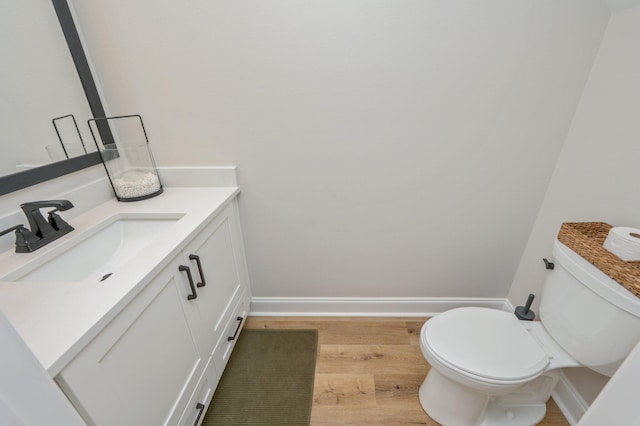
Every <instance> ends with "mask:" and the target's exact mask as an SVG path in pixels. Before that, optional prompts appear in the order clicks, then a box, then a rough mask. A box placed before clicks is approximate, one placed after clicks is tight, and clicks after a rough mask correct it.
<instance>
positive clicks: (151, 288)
mask: <svg viewBox="0 0 640 426" xmlns="http://www.w3.org/2000/svg"><path fill="white" fill-rule="evenodd" d="M179 264H180V262H179V261H178V259H176V260H175V261H173V262H170V264H169V265H168V266H167V267H166V268H165V269H164V270H163V271H162V272H161V273H160V274H159V275H158V276H157V277H156V278H155V279H154V280H153V281H152V282H151V283H150V284H149V285H148V286H147V287H146V288H145V289H144V290H143V291H142V292H141V293H140V294H139V295H138V296H136V298H135V299H134V300H133V301H132V302H131V303H130V304H129V305H128V306H127V307H126V308H125V309H124V310H123V311H122V312H121V313H120V314H119V315H118V317H116V318H115V319H114V320H113V321H112V322H111V323H110V324H109V325H107V327H105V329H104V330H103V331H102V332H101V333H100V334H99V335H98V336H97V337H96V338H95V339H94V340H93V341H92V342H90V343H89V344H88V345H87V346H86V347H85V348H84V349H83V350H82V352H80V354H78V356H77V357H76V358H74V360H73V361H72V362H71V363H70V364H69V365H68V366H67V367H65V368H64V369H63V370H62V372H61V373H60V374H59V376H58V377H57V378H56V381H57V382H58V384H59V385H60V386H61V388H62V389H63V390H64V391H65V393H66V394H67V396H68V397H69V399H70V400H71V401H72V402H73V404H74V406H75V407H76V409H78V411H79V412H80V414H81V415H82V416H83V418H84V419H85V421H86V422H87V423H88V424H96V425H105V426H108V425H118V426H127V425H131V426H144V425H149V426H158V425H165V424H170V425H175V424H177V423H178V420H179V418H180V416H181V415H182V413H183V411H184V409H185V407H186V404H187V403H188V400H189V398H190V397H191V395H192V394H194V392H195V390H196V386H197V385H198V380H199V379H200V376H201V374H202V371H203V369H204V365H205V364H206V361H207V360H208V357H209V355H208V354H207V355H205V358H204V359H203V357H202V356H201V355H200V352H199V351H198V347H197V344H196V342H195V340H196V339H194V336H193V335H192V332H191V330H190V327H189V324H188V321H187V318H186V315H185V312H184V304H183V302H182V301H181V298H182V297H183V289H182V287H181V286H183V285H184V283H183V282H182V280H181V276H180V274H179V273H178V272H177V271H178V265H179ZM106 285H108V283H107V284H106Z"/></svg>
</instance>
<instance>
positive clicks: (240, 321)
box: [227, 317, 244, 342]
mask: <svg viewBox="0 0 640 426" xmlns="http://www.w3.org/2000/svg"><path fill="white" fill-rule="evenodd" d="M243 319H244V318H242V317H238V318H236V321H238V326H237V327H236V332H235V333H233V336H229V337H227V341H228V342H230V341H232V340H235V338H236V336H237V335H238V331H240V326H241V325H242V320H243Z"/></svg>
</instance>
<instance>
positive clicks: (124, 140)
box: [89, 115, 162, 201]
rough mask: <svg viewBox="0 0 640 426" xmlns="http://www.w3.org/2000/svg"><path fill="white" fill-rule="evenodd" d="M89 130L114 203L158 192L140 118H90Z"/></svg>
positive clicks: (135, 116)
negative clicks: (114, 198) (115, 199)
mask: <svg viewBox="0 0 640 426" xmlns="http://www.w3.org/2000/svg"><path fill="white" fill-rule="evenodd" d="M89 128H90V129H91V135H92V136H93V140H94V142H95V143H96V146H97V148H98V151H99V152H100V157H101V158H102V163H103V165H104V168H105V170H106V171H107V176H108V177H109V181H110V182H111V187H112V188H113V192H114V193H115V195H116V198H117V199H118V201H139V200H146V199H147V198H151V197H155V196H156V195H159V194H161V193H162V184H161V183H160V178H159V176H158V170H157V168H156V165H155V161H154V160H153V155H152V154H151V150H150V149H149V141H148V139H147V133H146V130H145V128H144V123H143V122H142V117H140V116H139V115H124V116H117V117H105V118H94V119H91V120H89Z"/></svg>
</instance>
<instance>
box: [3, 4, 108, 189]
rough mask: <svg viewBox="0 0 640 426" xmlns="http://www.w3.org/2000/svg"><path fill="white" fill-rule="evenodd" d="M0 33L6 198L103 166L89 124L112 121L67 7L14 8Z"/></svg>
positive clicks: (6, 9) (8, 11) (10, 7)
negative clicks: (96, 120)
mask: <svg viewBox="0 0 640 426" xmlns="http://www.w3.org/2000/svg"><path fill="white" fill-rule="evenodd" d="M0 32H1V34H2V36H3V37H2V43H1V44H0V46H2V48H1V52H2V57H3V67H0V76H1V77H2V79H1V81H2V83H0V84H1V86H0V92H1V93H2V95H1V96H0V129H1V131H2V136H1V137H2V156H0V195H2V194H7V193H9V192H13V191H16V190H18V189H22V188H26V187H28V186H31V185H35V184H37V183H41V182H44V181H47V180H49V179H53V178H55V177H59V176H62V175H65V174H68V173H72V172H74V171H77V170H81V169H83V168H86V167H89V166H92V165H95V164H98V163H100V156H99V154H98V153H97V152H96V147H95V144H94V142H93V139H92V137H91V134H90V132H89V129H88V127H87V124H86V123H87V120H88V119H90V118H94V117H104V116H105V115H106V114H105V112H104V108H103V105H102V103H101V101H100V97H99V95H98V91H97V88H96V85H95V81H94V80H93V76H92V75H91V70H90V68H89V64H88V62H87V59H86V56H85V53H84V51H83V49H82V44H81V42H80V38H79V36H78V33H77V30H76V27H75V24H74V22H73V18H72V15H71V12H70V10H69V5H68V4H67V0H52V3H44V2H42V1H41V0H21V1H16V2H8V3H7V4H6V5H5V6H4V7H3V11H2V14H0ZM74 121H75V123H74ZM76 125H77V126H76Z"/></svg>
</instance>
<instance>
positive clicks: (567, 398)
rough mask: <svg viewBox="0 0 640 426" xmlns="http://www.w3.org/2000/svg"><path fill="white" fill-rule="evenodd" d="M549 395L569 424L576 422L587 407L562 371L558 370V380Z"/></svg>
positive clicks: (573, 424) (572, 425)
mask: <svg viewBox="0 0 640 426" xmlns="http://www.w3.org/2000/svg"><path fill="white" fill-rule="evenodd" d="M551 396H552V397H553V400H554V401H555V402H556V404H558V407H559V408H560V411H562V414H564V416H565V417H566V418H567V421H568V422H569V424H570V425H571V426H575V425H576V424H578V421H579V420H580V418H581V417H582V416H583V415H584V413H585V412H586V411H587V409H588V408H589V404H587V403H586V401H585V400H584V398H582V396H580V393H578V391H577V389H576V388H575V387H574V386H573V383H571V381H570V380H569V379H568V378H567V376H565V375H564V373H563V372H562V371H561V372H560V380H558V384H557V385H556V387H555V389H554V390H553V393H552V394H551Z"/></svg>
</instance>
